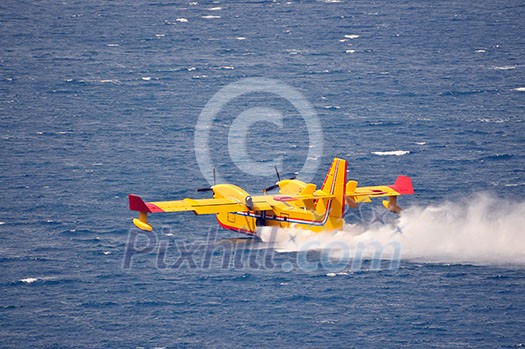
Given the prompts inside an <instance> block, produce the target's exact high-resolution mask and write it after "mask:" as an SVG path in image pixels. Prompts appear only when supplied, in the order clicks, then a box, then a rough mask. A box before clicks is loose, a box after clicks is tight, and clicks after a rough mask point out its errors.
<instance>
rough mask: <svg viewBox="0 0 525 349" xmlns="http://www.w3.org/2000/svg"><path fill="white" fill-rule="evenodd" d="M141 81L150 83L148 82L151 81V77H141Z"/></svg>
mask: <svg viewBox="0 0 525 349" xmlns="http://www.w3.org/2000/svg"><path fill="white" fill-rule="evenodd" d="M142 80H144V81H150V80H151V76H143V77H142Z"/></svg>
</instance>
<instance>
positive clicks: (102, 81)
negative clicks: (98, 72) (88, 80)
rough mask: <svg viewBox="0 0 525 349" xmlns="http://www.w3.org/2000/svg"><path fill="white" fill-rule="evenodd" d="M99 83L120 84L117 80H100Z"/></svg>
mask: <svg viewBox="0 0 525 349" xmlns="http://www.w3.org/2000/svg"><path fill="white" fill-rule="evenodd" d="M98 82H101V83H103V84H118V83H119V81H118V80H117V79H102V80H99V81H98Z"/></svg>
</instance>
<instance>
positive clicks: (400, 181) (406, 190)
mask: <svg viewBox="0 0 525 349" xmlns="http://www.w3.org/2000/svg"><path fill="white" fill-rule="evenodd" d="M389 187H390V188H392V189H394V190H395V191H397V192H398V193H399V194H401V195H409V194H414V187H412V180H411V179H410V177H407V176H399V177H397V179H396V182H395V183H394V185H389Z"/></svg>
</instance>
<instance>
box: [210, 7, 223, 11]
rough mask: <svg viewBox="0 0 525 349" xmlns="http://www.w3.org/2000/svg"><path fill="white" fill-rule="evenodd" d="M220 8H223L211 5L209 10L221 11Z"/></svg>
mask: <svg viewBox="0 0 525 349" xmlns="http://www.w3.org/2000/svg"><path fill="white" fill-rule="evenodd" d="M220 10H222V7H220V6H217V7H210V8H209V9H208V11H220Z"/></svg>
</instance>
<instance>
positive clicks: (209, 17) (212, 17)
mask: <svg viewBox="0 0 525 349" xmlns="http://www.w3.org/2000/svg"><path fill="white" fill-rule="evenodd" d="M201 18H204V19H218V18H221V16H211V15H209V16H201Z"/></svg>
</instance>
